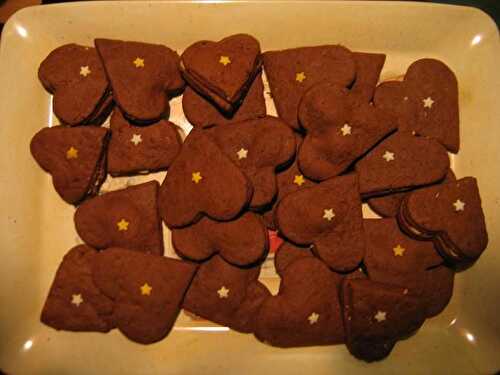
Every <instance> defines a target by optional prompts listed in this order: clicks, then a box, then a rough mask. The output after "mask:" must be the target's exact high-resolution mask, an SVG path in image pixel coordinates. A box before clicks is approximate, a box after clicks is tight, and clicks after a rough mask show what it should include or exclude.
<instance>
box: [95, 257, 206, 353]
mask: <svg viewBox="0 0 500 375" xmlns="http://www.w3.org/2000/svg"><path fill="white" fill-rule="evenodd" d="M196 268H197V267H196V266H195V265H193V264H191V263H187V262H182V261H180V260H177V259H171V258H165V257H162V256H158V255H153V254H144V253H139V252H137V251H131V250H127V249H121V248H110V249H106V250H105V251H101V252H99V253H98V254H97V255H96V256H95V257H94V259H93V262H92V278H93V280H94V283H95V285H97V287H98V288H99V289H100V290H101V291H102V293H104V294H105V295H106V296H108V297H109V298H110V299H111V300H112V301H113V304H114V307H113V315H112V321H113V323H114V324H115V325H116V327H118V329H119V330H120V331H121V332H122V333H123V334H124V335H125V336H126V337H128V338H129V339H130V340H132V341H136V342H138V343H141V344H151V343H153V342H156V341H159V340H161V339H163V338H164V337H165V336H166V335H167V334H168V333H169V332H170V330H171V329H172V326H173V325H174V323H175V320H176V318H177V315H178V314H179V311H180V306H181V303H182V299H183V297H184V294H185V292H186V290H187V288H188V286H189V284H190V282H191V280H192V278H193V276H194V274H195V272H196Z"/></svg>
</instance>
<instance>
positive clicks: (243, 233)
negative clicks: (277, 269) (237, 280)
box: [172, 212, 269, 266]
mask: <svg viewBox="0 0 500 375" xmlns="http://www.w3.org/2000/svg"><path fill="white" fill-rule="evenodd" d="M268 242H269V241H268V235H267V230H266V227H265V225H264V223H263V221H262V219H261V218H260V217H259V216H258V215H257V214H254V213H251V212H246V213H244V214H243V215H242V216H240V217H238V218H236V219H234V220H231V221H215V220H211V219H209V218H207V217H204V218H202V219H201V220H200V221H198V222H197V223H195V224H193V225H190V226H188V227H185V228H180V229H173V230H172V244H173V246H174V249H175V251H176V253H177V254H178V255H179V256H181V257H183V258H186V259H189V260H193V261H196V262H201V261H204V260H206V259H208V258H210V257H211V256H212V255H214V254H219V255H220V256H221V257H222V258H223V259H224V260H225V261H227V262H229V263H232V264H234V265H237V266H248V265H251V264H254V263H256V262H257V261H259V260H261V259H262V258H263V257H264V256H265V255H266V254H267V251H268V249H269V243H268Z"/></svg>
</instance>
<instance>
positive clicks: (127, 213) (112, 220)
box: [74, 181, 163, 255]
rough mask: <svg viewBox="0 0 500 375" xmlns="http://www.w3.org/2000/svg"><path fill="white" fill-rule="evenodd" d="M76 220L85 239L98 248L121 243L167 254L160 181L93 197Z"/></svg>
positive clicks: (80, 233)
mask: <svg viewBox="0 0 500 375" xmlns="http://www.w3.org/2000/svg"><path fill="white" fill-rule="evenodd" d="M74 221H75V227H76V231H77V232H78V235H79V236H80V238H81V239H82V240H83V242H85V243H86V244H88V245H89V246H92V247H94V248H96V249H105V248H107V247H114V246H118V247H123V248H127V249H132V250H136V251H139V252H148V253H153V254H158V255H162V254H163V232H162V225H161V220H160V217H159V214H158V182H156V181H150V182H146V183H143V184H140V185H134V186H129V187H127V188H125V189H121V190H115V191H111V192H109V193H105V194H102V195H100V196H98V197H95V198H92V199H89V200H87V201H85V202H84V203H82V204H81V205H80V206H79V207H78V208H77V210H76V212H75V215H74Z"/></svg>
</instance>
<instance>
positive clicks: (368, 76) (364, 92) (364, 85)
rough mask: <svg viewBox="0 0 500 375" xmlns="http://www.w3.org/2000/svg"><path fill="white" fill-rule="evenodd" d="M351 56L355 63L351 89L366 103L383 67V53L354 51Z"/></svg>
mask: <svg viewBox="0 0 500 375" xmlns="http://www.w3.org/2000/svg"><path fill="white" fill-rule="evenodd" d="M353 57H354V62H355V64H356V80H355V81H354V83H353V85H352V88H351V91H352V92H353V93H354V94H356V95H357V96H359V97H360V98H361V99H362V100H363V101H365V102H367V103H368V102H370V101H371V100H372V99H373V94H374V92H375V87H376V86H377V83H378V80H379V77H380V72H381V71H382V68H383V67H384V63H385V55H384V54H382V53H366V52H354V53H353Z"/></svg>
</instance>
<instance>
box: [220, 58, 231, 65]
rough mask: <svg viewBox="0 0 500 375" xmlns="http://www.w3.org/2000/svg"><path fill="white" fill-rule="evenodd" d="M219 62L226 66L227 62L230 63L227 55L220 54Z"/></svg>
mask: <svg viewBox="0 0 500 375" xmlns="http://www.w3.org/2000/svg"><path fill="white" fill-rule="evenodd" d="M219 63H220V64H222V65H224V66H226V65H228V64H231V59H230V58H229V56H221V57H220V59H219Z"/></svg>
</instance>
